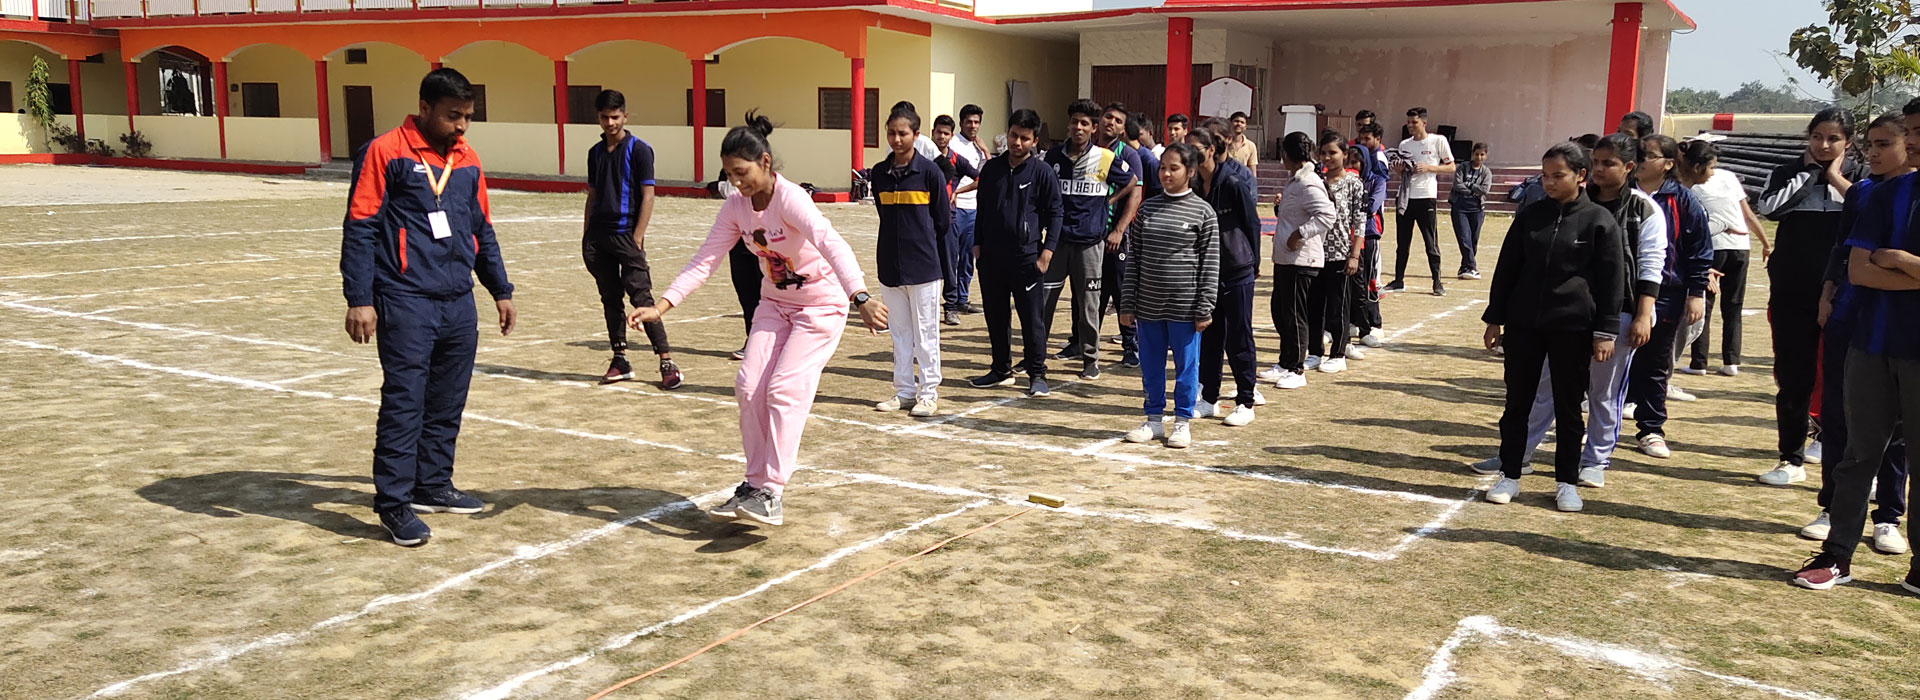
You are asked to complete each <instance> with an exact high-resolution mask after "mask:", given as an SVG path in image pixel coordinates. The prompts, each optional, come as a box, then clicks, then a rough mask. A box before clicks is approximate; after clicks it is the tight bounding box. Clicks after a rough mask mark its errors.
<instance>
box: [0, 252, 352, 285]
mask: <svg viewBox="0 0 1920 700" xmlns="http://www.w3.org/2000/svg"><path fill="white" fill-rule="evenodd" d="M319 257H325V256H323V255H319V254H315V255H292V256H287V257H281V258H276V257H271V256H266V255H258V256H252V257H246V258H241V259H238V260H199V261H195V262H184V263H168V264H164V265H132V266H129V267H106V268H95V269H91V270H67V271H64V272H37V273H33V274H30V275H8V276H5V277H0V280H37V279H46V278H49V277H70V276H73V275H98V274H104V273H108V272H131V271H134V270H165V269H168V268H175V267H199V266H202V265H251V264H254V263H269V262H281V261H285V260H302V259H308V258H319Z"/></svg>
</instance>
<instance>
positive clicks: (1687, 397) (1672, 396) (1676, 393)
mask: <svg viewBox="0 0 1920 700" xmlns="http://www.w3.org/2000/svg"><path fill="white" fill-rule="evenodd" d="M1667 400H1668V401H1699V400H1700V397H1698V396H1694V395H1693V394H1689V393H1687V390H1686V389H1682V388H1680V387H1677V386H1674V385H1672V384H1668V385H1667Z"/></svg>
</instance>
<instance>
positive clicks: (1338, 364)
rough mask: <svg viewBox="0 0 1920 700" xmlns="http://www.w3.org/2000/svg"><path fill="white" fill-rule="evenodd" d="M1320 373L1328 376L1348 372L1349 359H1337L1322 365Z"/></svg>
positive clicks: (1331, 359) (1329, 360)
mask: <svg viewBox="0 0 1920 700" xmlns="http://www.w3.org/2000/svg"><path fill="white" fill-rule="evenodd" d="M1320 371H1321V372H1323V373H1326V374H1339V373H1341V372H1345V371H1347V358H1344V357H1335V358H1330V359H1328V360H1327V361H1326V362H1322V363H1320Z"/></svg>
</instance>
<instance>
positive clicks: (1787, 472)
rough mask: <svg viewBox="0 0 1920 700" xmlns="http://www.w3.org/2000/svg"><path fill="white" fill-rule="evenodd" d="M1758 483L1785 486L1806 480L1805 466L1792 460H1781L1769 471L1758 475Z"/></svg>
mask: <svg viewBox="0 0 1920 700" xmlns="http://www.w3.org/2000/svg"><path fill="white" fill-rule="evenodd" d="M1755 478H1758V479H1759V480H1760V483H1762V484H1766V485H1768V486H1786V485H1787V484H1798V483H1800V482H1802V481H1806V480H1807V468H1806V467H1803V466H1800V465H1798V464H1794V463H1792V462H1781V463H1779V464H1778V465H1775V466H1774V467H1773V469H1772V470H1771V471H1768V472H1767V473H1765V474H1761V475H1760V476H1758V477H1755Z"/></svg>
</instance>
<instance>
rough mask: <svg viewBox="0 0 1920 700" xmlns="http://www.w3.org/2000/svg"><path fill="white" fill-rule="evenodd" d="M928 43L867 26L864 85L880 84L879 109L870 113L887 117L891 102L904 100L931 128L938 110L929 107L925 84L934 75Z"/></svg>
mask: <svg viewBox="0 0 1920 700" xmlns="http://www.w3.org/2000/svg"><path fill="white" fill-rule="evenodd" d="M931 43H932V42H931V41H930V40H929V39H928V38H927V37H924V36H915V35H912V34H903V33H900V32H892V31H887V30H884V29H869V30H867V86H868V87H877V88H880V113H879V114H876V115H869V117H871V118H873V119H886V118H887V110H888V109H889V108H891V107H893V103H895V102H899V101H900V100H906V101H908V102H912V103H913V106H914V109H917V110H919V112H920V129H921V130H922V131H926V130H931V129H932V128H933V118H934V117H935V116H937V115H938V114H939V112H934V111H932V109H933V103H932V102H931V101H930V100H929V97H930V95H931V94H932V92H931V90H929V89H928V88H929V86H930V85H931V84H932V77H933V76H932V68H930V66H931V65H932V63H931V58H930V52H931V51H932V46H931ZM841 84H842V85H845V84H846V83H841ZM876 160H878V159H876Z"/></svg>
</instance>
